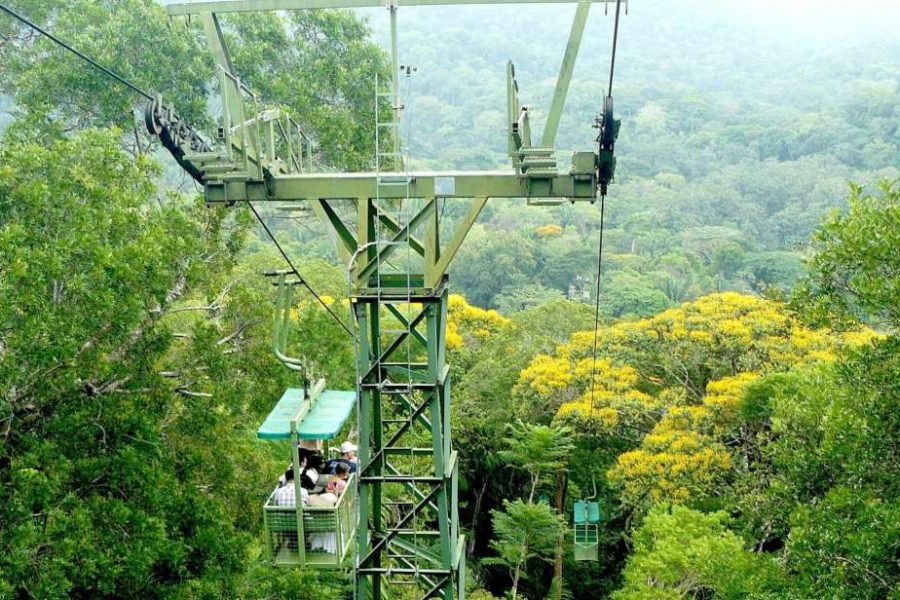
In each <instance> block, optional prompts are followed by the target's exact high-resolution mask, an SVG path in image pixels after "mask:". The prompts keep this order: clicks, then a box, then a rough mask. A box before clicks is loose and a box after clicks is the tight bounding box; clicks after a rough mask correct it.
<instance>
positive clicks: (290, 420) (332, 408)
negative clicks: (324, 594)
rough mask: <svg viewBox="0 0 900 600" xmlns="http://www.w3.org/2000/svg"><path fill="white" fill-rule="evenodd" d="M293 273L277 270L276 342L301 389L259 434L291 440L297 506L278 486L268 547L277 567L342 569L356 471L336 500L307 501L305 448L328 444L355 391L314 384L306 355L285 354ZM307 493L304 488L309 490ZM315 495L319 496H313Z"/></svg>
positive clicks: (286, 397)
mask: <svg viewBox="0 0 900 600" xmlns="http://www.w3.org/2000/svg"><path fill="white" fill-rule="evenodd" d="M290 273H292V271H273V272H268V273H266V275H267V276H275V277H277V278H278V280H277V282H276V286H277V288H278V292H277V296H276V297H277V300H276V311H275V327H274V330H273V331H274V333H273V339H272V346H273V351H274V353H275V356H276V357H277V358H278V360H280V361H281V362H283V363H284V364H285V366H287V367H288V368H289V369H291V370H293V371H299V372H301V373H303V382H302V387H299V388H288V389H287V390H285V392H284V394H282V396H281V398H280V399H279V400H278V403H277V404H276V405H275V407H274V408H273V409H272V411H271V412H270V413H269V415H268V416H267V417H266V419H265V421H264V422H263V423H262V425H261V426H260V427H259V429H258V430H257V432H256V436H257V438H258V439H260V440H268V441H283V442H290V454H291V461H292V462H291V467H290V468H291V469H292V470H293V479H292V480H288V481H287V482H286V483H285V484H284V485H293V486H294V499H295V502H294V506H284V505H279V504H278V502H277V493H278V489H275V490H273V491H272V493H271V494H269V496H268V498H267V499H266V502H265V504H263V524H264V532H265V541H266V550H267V553H268V556H269V559H270V560H271V561H272V563H274V564H276V565H291V566H306V567H318V568H340V567H341V566H342V565H343V563H344V561H345V560H346V558H347V556H348V554H349V550H350V549H351V548H352V546H353V543H354V539H355V532H356V510H357V506H356V503H357V489H356V488H357V486H356V474H351V475H350V479H349V480H348V481H347V486H346V488H345V489H344V491H343V492H342V493H341V494H340V495H338V496H337V499H336V502H334V503H333V504H332V503H330V502H327V503H317V502H310V503H309V504H305V503H304V502H303V501H302V498H303V491H301V490H302V488H301V481H302V477H303V472H302V469H301V465H302V463H301V458H300V450H301V448H302V447H303V446H304V445H305V444H309V443H312V444H313V445H315V446H318V445H319V444H322V445H324V446H325V450H326V452H327V450H328V448H327V446H328V443H329V442H330V441H331V440H334V439H335V438H336V437H337V436H338V435H339V434H340V433H341V431H342V430H343V429H344V426H345V425H346V423H347V421H348V419H349V418H350V415H351V414H352V413H353V409H354V408H355V406H356V392H355V391H342V390H327V389H325V380H324V379H320V380H318V381H317V382H315V383H314V384H311V383H310V382H309V381H308V380H307V378H306V370H305V366H304V364H303V361H302V360H301V359H297V358H292V357H290V356H288V355H287V354H286V349H287V340H288V332H289V330H290V323H291V307H292V306H293V287H294V286H295V285H297V284H298V283H299V282H298V281H288V280H287V279H286V276H287V275H288V274H290ZM304 491H305V490H304ZM310 498H315V496H310Z"/></svg>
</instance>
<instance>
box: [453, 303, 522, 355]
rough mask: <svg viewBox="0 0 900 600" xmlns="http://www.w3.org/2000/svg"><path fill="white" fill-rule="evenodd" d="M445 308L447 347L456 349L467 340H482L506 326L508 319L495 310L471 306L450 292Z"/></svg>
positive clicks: (508, 322)
mask: <svg viewBox="0 0 900 600" xmlns="http://www.w3.org/2000/svg"><path fill="white" fill-rule="evenodd" d="M447 304H448V308H447V348H448V349H450V350H458V349H460V348H462V347H463V346H464V345H465V344H466V342H467V341H469V340H473V341H484V340H486V339H487V338H489V337H491V336H492V335H494V334H495V333H497V332H499V331H501V330H503V329H504V328H506V327H508V326H509V324H510V320H509V319H507V318H506V317H504V316H503V315H501V314H500V313H498V312H497V311H496V310H485V309H483V308H479V307H477V306H472V305H471V304H469V303H468V302H466V299H465V298H463V297H462V296H460V295H459V294H451V295H450V298H449V300H448V303H447Z"/></svg>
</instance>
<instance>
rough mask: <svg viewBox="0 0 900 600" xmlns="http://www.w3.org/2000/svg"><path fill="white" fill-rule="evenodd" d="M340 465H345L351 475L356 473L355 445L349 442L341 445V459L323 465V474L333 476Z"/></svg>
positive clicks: (357, 466)
mask: <svg viewBox="0 0 900 600" xmlns="http://www.w3.org/2000/svg"><path fill="white" fill-rule="evenodd" d="M340 464H344V465H347V467H348V468H349V469H350V472H351V473H356V470H357V469H358V468H359V459H358V458H357V457H356V444H354V443H353V442H350V441H346V442H344V443H343V444H341V457H340V458H334V459H332V460H329V461H328V462H327V463H325V472H326V473H328V474H329V475H334V474H335V472H336V471H335V470H336V469H337V466H338V465H340Z"/></svg>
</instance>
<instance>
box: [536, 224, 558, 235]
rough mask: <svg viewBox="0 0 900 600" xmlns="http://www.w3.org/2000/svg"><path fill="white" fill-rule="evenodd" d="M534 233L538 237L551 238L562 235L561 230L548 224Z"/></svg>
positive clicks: (555, 225) (554, 225)
mask: <svg viewBox="0 0 900 600" xmlns="http://www.w3.org/2000/svg"><path fill="white" fill-rule="evenodd" d="M534 232H535V233H536V234H538V235H539V236H540V237H553V236H557V235H562V232H563V228H562V227H560V226H559V225H557V224H555V223H548V224H547V225H541V226H540V227H538V228H537V229H535V230H534Z"/></svg>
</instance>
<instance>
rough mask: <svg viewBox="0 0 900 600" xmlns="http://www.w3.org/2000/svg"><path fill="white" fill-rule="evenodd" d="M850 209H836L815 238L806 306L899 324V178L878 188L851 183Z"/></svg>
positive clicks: (804, 293)
mask: <svg viewBox="0 0 900 600" xmlns="http://www.w3.org/2000/svg"><path fill="white" fill-rule="evenodd" d="M849 204H850V209H849V211H848V212H847V213H846V214H842V213H840V212H833V213H831V214H830V215H829V216H828V218H827V219H826V220H825V222H824V223H823V224H822V226H821V227H820V228H819V230H818V231H817V232H816V234H815V236H814V238H813V256H812V258H811V259H810V264H809V268H810V273H809V277H808V279H807V280H806V282H805V285H804V286H803V287H802V288H801V290H800V293H801V301H802V300H804V299H805V302H804V303H803V307H804V308H805V309H807V310H812V309H818V312H817V314H818V316H819V318H826V319H827V316H826V314H825V311H828V312H830V313H832V314H836V315H837V317H838V319H842V318H843V319H847V318H850V319H858V318H869V319H871V320H873V321H874V322H875V323H876V324H878V325H881V326H885V327H891V328H892V329H894V330H896V329H897V328H898V327H900V253H898V252H897V248H900V184H890V183H888V182H882V183H881V184H880V185H879V186H878V189H877V191H876V192H875V193H874V194H870V193H866V191H865V190H864V188H863V187H861V186H858V185H853V186H851V188H850V197H849Z"/></svg>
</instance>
